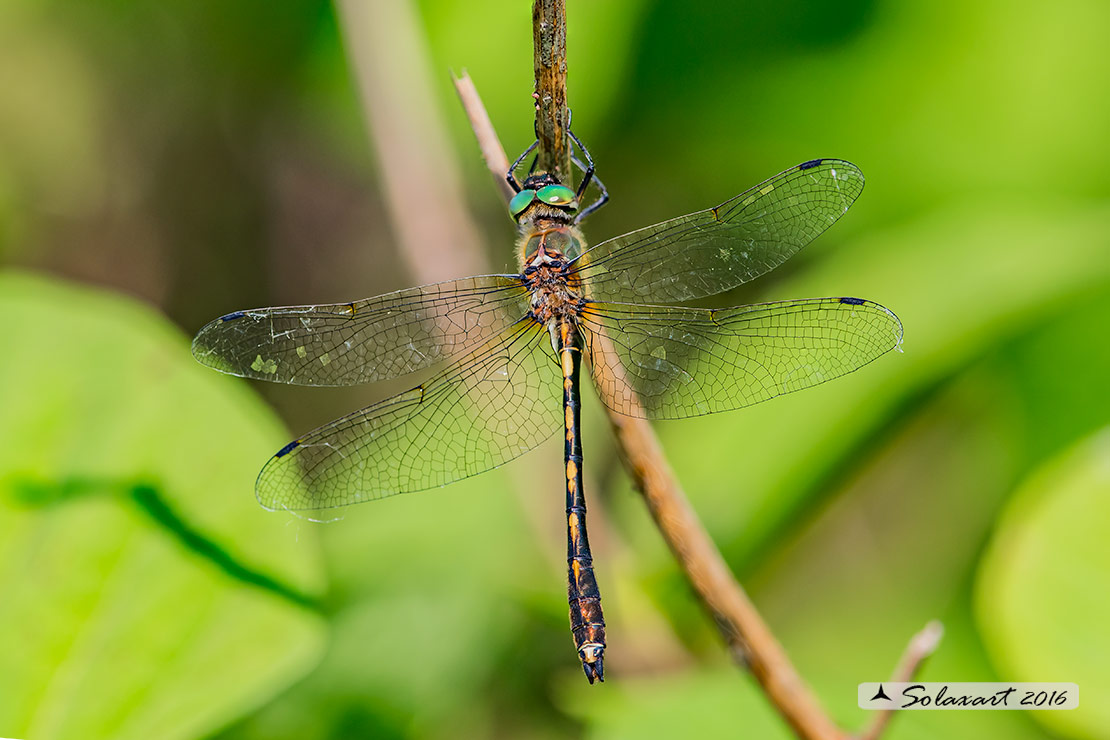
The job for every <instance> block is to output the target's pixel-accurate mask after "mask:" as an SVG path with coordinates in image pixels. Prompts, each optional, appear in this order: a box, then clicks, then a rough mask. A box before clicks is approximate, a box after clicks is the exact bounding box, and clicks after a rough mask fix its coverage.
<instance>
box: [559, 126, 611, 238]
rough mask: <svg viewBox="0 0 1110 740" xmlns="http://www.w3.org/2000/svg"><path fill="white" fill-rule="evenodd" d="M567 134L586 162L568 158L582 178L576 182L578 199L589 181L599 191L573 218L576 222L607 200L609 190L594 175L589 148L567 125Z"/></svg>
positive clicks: (583, 193)
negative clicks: (580, 171)
mask: <svg viewBox="0 0 1110 740" xmlns="http://www.w3.org/2000/svg"><path fill="white" fill-rule="evenodd" d="M567 134H568V135H569V136H570V138H571V141H573V142H574V143H575V144H577V145H578V149H579V151H581V152H582V158H583V159H585V160H586V163H585V164H582V162H580V161H579V160H578V159H577V158H576V157H574V156H572V157H571V158H570V160H571V162H573V163H574V164H575V165H577V166H578V169H580V170H582V180H581V181H580V182H579V183H578V194H577V197H578V199H579V200H581V199H582V196H583V195H585V194H586V188H588V187H589V186H590V183H591V182H593V183H595V184H596V185H597V189H598V190H599V191H600V193H601V194H600V195H599V196H598V197H597V200H595V201H594V202H593V203H591V204H590V205H588V206H586V207H585V208H583V209H582V210H581V211H579V212H578V215H577V216H576V217H575V219H574V222H575V223H578V222H580V221H582V219H584V218H586V216H589V215H590V214H591V213H593V212H594V211H596V210H597V209H598V208H601V207H602V206H603V205H605V204H606V203H608V202H609V191H608V190H607V189H606V188H605V183H603V182H602V181H601V178H599V177H596V176H595V175H594V160H593V157H591V156H590V150H589V149H587V148H586V145H585V144H583V143H582V140H581V139H579V138H578V137H577V136H575V135H574V132H573V131H571V130H570V127H569V126H568V127H567Z"/></svg>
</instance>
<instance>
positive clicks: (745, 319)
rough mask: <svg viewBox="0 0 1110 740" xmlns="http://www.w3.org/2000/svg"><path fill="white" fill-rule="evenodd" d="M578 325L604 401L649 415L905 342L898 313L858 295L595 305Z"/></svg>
mask: <svg viewBox="0 0 1110 740" xmlns="http://www.w3.org/2000/svg"><path fill="white" fill-rule="evenodd" d="M581 323H582V327H583V329H584V332H583V334H584V335H585V337H586V339H585V342H586V349H587V352H588V354H589V358H590V372H591V374H592V376H593V379H594V383H595V385H596V386H597V389H598V392H599V394H600V396H601V399H602V401H603V402H604V403H605V404H606V405H607V406H609V408H611V409H613V410H614V411H616V412H618V413H621V414H625V415H628V416H639V417H646V418H652V419H679V418H684V417H690V416H700V415H702V414H712V413H715V412H718V411H730V410H732V409H738V408H741V407H743V406H750V405H751V404H754V403H759V402H760V401H766V400H767V399H769V398H774V397H775V396H780V395H782V394H784V393H790V392H792V391H797V390H801V389H802V388H809V387H810V386H814V385H817V384H819V383H823V382H825V381H826V380H831V379H833V378H836V377H838V376H841V375H845V374H846V373H850V372H852V371H853V370H856V369H858V368H860V367H862V366H863V365H866V364H867V363H869V362H871V361H872V360H874V359H875V358H876V357H878V356H880V355H882V354H884V353H886V352H889V351H890V350H892V349H894V348H895V347H897V346H898V345H899V344H900V343H901V341H902V324H901V322H900V321H898V317H897V316H895V315H894V314H893V313H891V312H890V311H889V310H887V309H886V308H883V307H882V306H880V305H879V304H877V303H872V302H871V301H864V300H862V299H859V298H814V299H809V300H798V301H783V302H780V303H762V304H756V305H752V306H739V307H736V308H724V309H716V310H710V309H694V308H679V307H669V306H630V305H621V304H608V303H602V304H593V303H591V304H588V305H587V306H586V308H585V310H584V312H583V314H582V317H581Z"/></svg>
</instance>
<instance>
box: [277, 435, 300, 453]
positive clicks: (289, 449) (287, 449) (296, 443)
mask: <svg viewBox="0 0 1110 740" xmlns="http://www.w3.org/2000/svg"><path fill="white" fill-rule="evenodd" d="M300 444H301V441H300V440H299V439H295V440H293V441H292V442H290V443H289V444H287V445H285V446H284V447H282V448H281V449H280V450H278V451H277V454H276V455H274V457H285V456H286V455H288V454H289V453H290V452H292V451H293V450H294V449H296V448H297V447H299V446H300Z"/></svg>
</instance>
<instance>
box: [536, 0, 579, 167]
mask: <svg viewBox="0 0 1110 740" xmlns="http://www.w3.org/2000/svg"><path fill="white" fill-rule="evenodd" d="M532 44H533V47H534V49H535V56H534V67H535V72H536V93H535V98H536V138H538V139H539V141H540V145H539V150H538V154H539V169H540V171H544V172H553V173H555V176H556V177H557V178H558V179H559V182H570V181H571V175H572V172H571V166H570V164H571V163H570V148H569V147H568V146H567V144H568V139H567V124H568V120H567V119H568V118H569V114H568V112H567V9H566V2H565V0H535V2H533V4H532Z"/></svg>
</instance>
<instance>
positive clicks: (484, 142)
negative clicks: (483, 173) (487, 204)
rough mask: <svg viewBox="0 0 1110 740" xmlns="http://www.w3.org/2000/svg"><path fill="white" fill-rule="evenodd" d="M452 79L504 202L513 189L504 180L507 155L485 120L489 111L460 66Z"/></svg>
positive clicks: (510, 195) (491, 125)
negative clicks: (460, 72) (458, 71)
mask: <svg viewBox="0 0 1110 740" xmlns="http://www.w3.org/2000/svg"><path fill="white" fill-rule="evenodd" d="M452 79H453V80H454V81H455V92H457V93H458V94H459V100H460V101H462V107H463V110H464V111H465V112H466V117H467V118H468V119H469V120H470V126H471V128H473V129H474V138H475V139H477V140H478V148H479V149H480V150H481V152H482V159H483V160H484V161H485V163H486V167H488V168H489V171H490V172H492V173H493V180H494V182H495V183H496V184H497V190H498V191H499V192H500V193H501V198H502V199H503V200H504V201H505V202H506V203H508V202H509V200H510V199H512V197H513V189H512V188H511V187H509V183H508V181H507V180H506V179H505V173H507V172H508V171H509V157H508V156H507V155H506V154H505V148H504V147H503V146H501V140H500V139H498V138H497V132H496V131H494V130H493V122H492V121H490V120H489V114H488V113H486V107H485V106H484V105H482V98H481V96H480V95H478V89H477V88H476V87H474V81H473V80H471V79H470V75H468V74H467V73H466V70H465V69H464V70H463V73H462V77H455V76H454V75H452Z"/></svg>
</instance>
